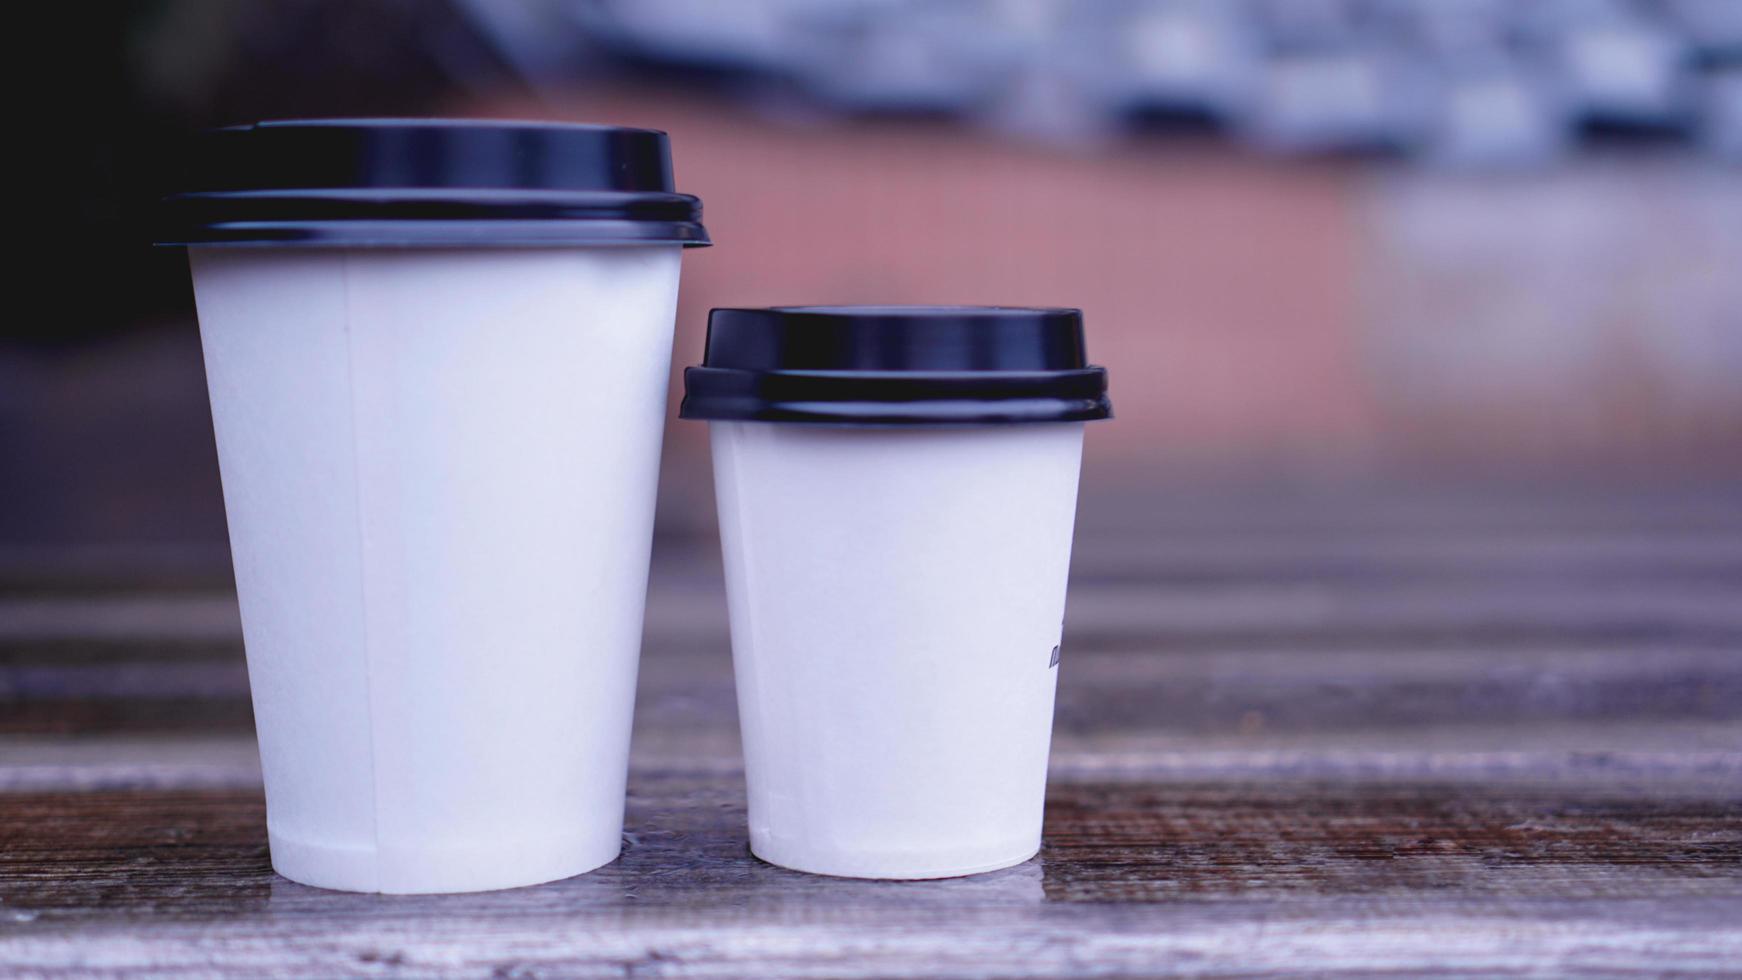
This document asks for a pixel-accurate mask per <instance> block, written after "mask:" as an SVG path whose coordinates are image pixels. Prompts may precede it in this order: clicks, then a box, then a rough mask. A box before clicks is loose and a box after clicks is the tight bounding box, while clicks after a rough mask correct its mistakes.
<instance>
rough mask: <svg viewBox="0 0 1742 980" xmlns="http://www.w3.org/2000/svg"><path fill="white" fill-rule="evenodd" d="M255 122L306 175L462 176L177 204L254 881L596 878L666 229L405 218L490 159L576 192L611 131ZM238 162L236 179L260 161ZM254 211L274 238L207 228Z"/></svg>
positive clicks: (658, 428) (620, 801) (620, 760)
mask: <svg viewBox="0 0 1742 980" xmlns="http://www.w3.org/2000/svg"><path fill="white" fill-rule="evenodd" d="M283 128H288V129H289V130H290V132H289V134H288V136H287V135H286V134H285V133H284V132H280V131H278V129H274V130H273V131H272V132H270V133H268V134H267V135H268V136H270V139H267V140H266V142H267V144H268V145H267V147H266V148H265V149H263V150H262V151H261V152H267V151H271V152H272V153H273V154H276V155H277V156H278V157H279V158H280V159H281V160H282V159H283V158H284V156H285V154H287V153H288V154H289V156H290V158H291V160H292V162H294V161H295V159H296V154H297V153H306V154H307V155H308V156H309V158H310V160H312V161H313V163H310V164H308V166H307V172H308V173H309V174H313V175H316V176H318V175H320V174H322V173H331V172H334V169H335V168H334V161H335V160H337V161H338V162H340V163H344V164H346V165H347V166H349V167H352V168H362V169H363V171H364V175H363V179H364V180H366V179H368V178H369V175H370V174H373V175H374V176H375V177H380V176H381V174H382V173H385V172H390V171H393V170H394V164H395V163H396V161H397V163H400V164H405V165H406V166H405V167H403V168H400V169H399V171H398V172H402V173H416V174H419V175H421V179H424V180H425V181H430V180H431V175H432V174H433V175H434V179H435V181H436V182H438V183H440V182H443V181H445V182H446V183H447V184H458V185H460V186H457V187H455V186H443V187H440V188H436V189H431V188H428V187H421V188H416V189H412V190H406V189H403V188H400V189H397V190H395V191H393V192H391V193H390V192H388V191H382V192H379V193H381V195H382V196H383V197H384V198H392V196H393V193H402V194H405V195H409V196H410V197H412V198H414V199H415V200H414V206H402V207H400V209H399V210H393V209H391V208H388V210H387V211H384V212H383V213H381V214H379V215H375V217H377V218H379V219H380V220H364V219H363V218H362V217H359V216H358V215H357V214H356V213H355V212H354V207H355V206H354V205H346V206H339V205H334V206H333V208H332V209H331V211H330V212H324V213H318V214H317V213H313V212H311V211H309V210H307V209H306V208H307V205H306V204H304V205H300V206H299V207H301V208H303V209H301V210H299V209H298V208H296V207H287V208H286V209H285V210H283V211H282V212H281V213H279V214H278V215H277V218H278V219H281V220H277V221H273V220H268V219H270V218H272V217H273V215H271V214H266V213H263V212H260V211H254V210H247V209H252V208H260V207H262V206H261V205H259V204H258V203H255V202H254V201H253V200H252V199H251V200H249V201H248V202H247V203H246V204H244V205H241V207H243V208H244V211H243V216H244V217H246V218H247V219H249V220H247V221H235V222H231V221H226V220H224V218H225V216H226V215H225V212H223V207H224V206H225V205H224V204H223V200H224V199H223V196H222V195H216V197H217V199H218V200H217V202H216V203H213V202H207V203H205V204H202V205H200V206H199V208H197V209H192V208H184V209H183V210H182V211H181V212H180V214H181V220H182V222H183V226H184V228H185V229H186V230H185V231H184V232H183V233H181V234H178V235H175V236H174V240H176V241H181V242H184V243H186V244H189V245H190V246H191V248H190V259H191V264H192V269H193V278H194V288H195V295H196V300H197V304H198V308H199V318H200V329H201V337H202V341H203V345H204V349H205V357H206V372H207V381H208V385H209V388H210V393H211V401H212V415H213V425H214V429H215V431H216V436H217V444H218V455H219V462H220V466H221V470H222V475H223V482H224V497H225V505H226V509H227V512H228V517H229V524H230V537H231V546H232V552H233V557H234V562H235V569H236V584H237V590H238V593H239V597H240V600H241V609H242V623H243V632H244V642H245V647H246V650H247V657H248V669H249V680H250V686H251V688H252V693H253V700H254V711H255V720H256V727H257V729H258V732H259V740H260V752H261V761H262V766H263V771H264V776H265V784H266V797H267V824H268V835H269V838H270V847H271V854H272V862H273V867H274V868H275V869H277V870H278V871H279V873H281V874H283V875H284V876H285V877H287V878H291V879H293V880H296V881H299V882H304V883H307V884H312V885H318V886H322V887H327V888H337V889H345V890H354V891H380V892H455V891H474V890H482V889H491V888H504V887H510V886H516V885H526V884H533V883H537V882H541V881H549V880H553V879H557V878H563V877H568V876H570V875H573V874H578V873H580V872H583V871H587V870H590V869H592V868H596V867H598V866H600V865H602V864H605V863H607V862H609V861H611V860H612V859H613V858H615V857H616V856H617V854H618V852H619V849H620V842H621V836H622V822H623V808H624V786H625V778H626V773H627V763H628V745H629V733H630V720H631V711H632V706H633V701H634V687H635V676H636V665H637V660H638V655H639V649H640V640H641V626H642V612H643V604H644V600H645V592H646V583H647V566H648V553H649V547H650V542H651V536H652V520H653V507H654V490H655V481H656V477H657V471H658V459H659V449H660V441H661V439H660V437H661V432H662V429H663V423H664V414H665V412H664V408H665V389H666V383H667V377H668V370H669V364H670V348H671V334H672V325H673V319H674V314H675V306H676V299H677V288H678V270H679V265H680V252H681V247H682V244H683V243H684V242H683V241H680V240H678V239H677V237H676V236H675V235H668V236H667V237H668V238H670V239H671V240H640V239H637V238H636V237H635V236H634V235H633V234H627V233H624V232H623V231H622V229H621V228H615V227H613V226H610V224H609V222H604V223H603V224H601V223H600V222H601V221H602V219H597V218H589V219H586V220H580V221H569V220H568V219H567V218H564V217H563V216H562V214H569V215H571V216H572V214H573V213H574V212H573V211H572V209H571V210H570V211H563V212H562V213H561V214H557V215H555V216H553V215H552V214H550V213H544V214H543V216H540V212H539V211H538V209H536V208H533V209H531V210H526V209H521V210H518V211H514V212H513V213H512V214H509V215H499V216H497V217H495V218H490V219H488V220H473V219H468V220H465V221H458V220H455V221H449V220H446V218H445V217H440V216H442V215H446V214H448V212H447V211H445V210H444V209H446V208H454V209H457V210H456V211H455V212H454V213H456V214H457V213H462V212H464V211H465V210H466V207H467V206H466V205H464V202H459V203H456V201H455V200H450V201H447V202H446V203H442V204H440V205H439V206H433V207H434V212H433V213H434V214H435V215H437V216H438V217H431V216H430V215H429V214H427V213H422V212H420V210H419V209H420V208H426V207H432V205H430V204H429V202H428V200H427V198H429V197H430V196H431V195H435V196H438V197H439V196H440V195H441V194H448V195H450V196H452V197H453V198H455V199H456V200H457V199H458V198H463V197H465V196H467V195H468V194H478V195H479V196H480V198H481V200H483V202H484V203H483V204H474V205H472V206H474V207H477V208H481V209H482V210H483V211H484V212H486V214H488V213H489V206H490V205H489V202H490V200H491V199H493V198H495V197H500V196H502V195H501V192H499V191H496V190H493V189H491V188H488V187H486V188H482V189H480V188H477V187H471V186H466V185H467V184H468V183H480V182H482V183H485V184H493V183H502V182H507V181H508V180H510V179H518V178H513V177H512V176H511V175H510V176H503V175H502V174H501V173H499V172H496V171H494V170H493V167H494V166H496V165H493V164H491V163H490V161H491V160H492V159H495V160H498V162H499V166H500V167H505V168H508V169H509V170H510V171H512V173H517V174H521V175H524V174H527V173H531V174H535V175H541V176H539V180H541V181H543V182H545V183H560V182H561V181H563V180H570V181H571V182H574V183H578V184H582V185H584V184H586V183H587V182H588V181H589V180H591V179H592V176H594V175H590V172H589V171H588V168H587V167H586V166H585V165H584V164H585V163H586V160H587V158H586V157H585V153H586V151H588V150H589V149H591V150H597V151H599V153H600V154H601V156H600V159H599V160H596V161H594V162H596V163H599V164H601V165H604V166H605V167H606V170H607V171H608V170H609V169H610V161H611V152H610V147H609V146H608V145H606V144H609V143H610V142H611V141H613V140H618V139H619V138H620V136H619V134H620V133H621V132H624V131H616V130H596V129H592V128H574V129H570V128H567V127H558V128H555V129H548V130H547V129H545V128H542V127H527V126H514V125H510V126H506V127H500V126H494V125H480V126H477V127H468V126H462V125H459V124H443V123H415V124H410V123H408V124H390V123H389V124H382V123H371V124H367V125H361V124H359V125H350V124H331V123H322V124H306V125H305V126H303V129H304V131H302V132H297V131H296V130H297V126H296V125H295V124H281V126H280V127H279V129H283ZM335 129H336V130H337V131H336V132H335ZM261 132H264V131H261ZM250 135H255V136H258V135H260V133H259V132H256V131H244V132H243V134H242V136H241V137H240V138H242V139H243V140H244V142H245V141H246V139H247V138H249V137H250ZM648 139H652V140H653V141H654V142H655V143H656V144H657V145H656V146H655V147H654V148H653V149H654V151H657V152H655V154H654V155H655V156H659V155H661V154H663V152H664V151H663V146H664V142H663V137H659V136H658V134H645V137H643V138H640V139H635V140H631V143H635V144H637V145H639V144H640V143H644V142H646V140H648ZM335 141H336V147H337V148H336V149H335V146H334V142H335ZM431 141H433V143H432V142H431ZM601 141H603V143H602V142H601ZM287 148H288V149H287ZM493 148H494V149H495V150H499V151H501V152H500V153H498V154H497V155H496V156H494V157H493V156H492V155H491V152H489V151H491V150H492V149H493ZM644 148H645V147H644ZM236 152H237V153H239V154H240V155H241V156H242V157H243V159H242V160H241V161H240V164H239V166H240V169H242V171H243V173H242V175H241V176H242V179H244V180H256V182H259V181H260V179H261V178H263V176H264V177H271V176H272V172H270V171H269V170H263V169H262V168H263V167H265V166H266V165H264V164H261V163H260V162H259V161H253V160H251V158H250V157H249V154H250V153H252V151H250V150H248V149H247V148H246V147H244V148H243V149H242V150H239V151H236ZM650 152H651V151H650ZM395 153H399V154H409V155H410V156H409V157H408V158H407V159H403V160H399V159H397V158H396V157H395V156H394V154H395ZM550 154H556V155H557V156H561V157H563V159H564V160H567V161H568V164H576V161H577V156H576V155H577V154H579V157H578V160H579V163H578V164H576V165H577V166H578V167H579V169H578V170H576V169H573V168H569V169H565V167H567V166H568V164H564V165H561V166H559V165H558V164H559V163H561V161H555V162H553V159H552V158H551V156H550ZM564 154H566V156H564ZM516 160H518V161H519V162H518V163H516V162H515V161H516ZM541 161H542V163H541ZM413 162H416V163H417V165H418V166H417V167H413V166H410V164H412V163H413ZM316 164H320V166H317V165H316ZM546 164H548V166H544V165H546ZM280 165H282V166H285V167H290V164H280ZM541 166H542V167H543V169H541ZM371 167H374V168H376V169H374V170H371V169H370V168H371ZM418 167H421V169H418ZM479 168H482V169H479ZM291 169H292V170H293V171H294V170H295V168H294V167H292V168H291ZM338 170H339V171H341V172H345V173H349V171H346V170H344V168H343V167H340V168H338ZM291 176H292V177H296V176H301V173H300V172H293V173H292V175H291ZM353 176H355V175H353ZM661 179H663V178H661ZM371 193H376V192H371ZM546 193H547V195H549V196H554V197H555V198H561V197H562V196H563V194H564V193H566V191H547V192H546ZM576 193H577V194H584V193H585V192H584V191H577V192H576ZM319 194H327V195H331V196H335V197H342V196H343V195H341V194H340V193H339V192H338V191H335V190H331V189H323V190H321V191H320V192H319ZM319 194H317V195H315V196H319ZM671 196H673V197H675V195H671ZM420 201H421V202H422V203H418V202H420ZM402 203H403V202H402ZM606 203H607V204H608V203H609V199H608V197H607V200H606ZM601 206H603V205H601ZM382 207H384V208H386V207H387V205H382ZM365 210H366V209H365ZM559 210H560V209H559ZM214 214H215V216H214ZM493 221H494V222H497V223H492V222H493ZM588 221H592V222H593V224H592V225H591V226H589V225H588V224H587V222H588ZM257 225H271V226H272V234H274V235H288V236H290V237H288V238H284V239H270V238H269V239H266V240H261V241H247V240H246V239H245V238H243V239H242V240H238V239H237V237H236V236H245V235H246V234H247V233H248V232H247V229H248V227H253V226H257ZM565 229H566V231H565ZM642 230H643V231H644V230H645V229H642ZM695 230H696V231H697V232H699V225H698V226H696V229H695ZM668 231H669V229H668ZM638 233H639V232H638ZM529 239H536V242H535V243H529V241H528V240H529ZM692 241H693V239H692ZM510 244H512V245H520V246H523V247H504V246H505V245H510ZM244 246H250V247H244Z"/></svg>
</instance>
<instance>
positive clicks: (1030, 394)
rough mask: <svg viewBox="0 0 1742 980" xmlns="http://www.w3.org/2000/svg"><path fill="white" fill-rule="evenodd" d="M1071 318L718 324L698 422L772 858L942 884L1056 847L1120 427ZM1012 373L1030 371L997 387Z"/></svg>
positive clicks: (698, 395)
mask: <svg viewBox="0 0 1742 980" xmlns="http://www.w3.org/2000/svg"><path fill="white" fill-rule="evenodd" d="M722 312H723V313H724V314H725V315H724V316H722ZM1069 312H1070V316H1069V317H1064V316H1062V315H1061V314H1062V311H974V310H967V311H964V310H953V309H952V310H944V311H939V310H934V309H922V310H918V311H914V312H912V313H908V314H902V313H900V312H899V311H894V310H889V309H880V310H876V311H874V312H872V313H867V314H863V315H859V314H856V312H855V311H854V310H853V308H834V309H827V310H822V311H815V310H807V311H765V315H764V316H762V317H761V318H758V317H755V316H750V315H746V314H745V313H735V311H717V312H716V315H715V318H714V320H713V323H712V325H711V329H710V339H709V355H710V356H709V358H708V361H707V366H706V367H704V368H701V369H692V370H691V372H690V374H689V392H690V394H689V399H688V400H687V401H686V403H685V415H686V417H690V418H708V419H710V420H711V429H712V433H711V434H712V444H713V455H714V468H715V484H716V486H715V490H716V493H717V496H718V502H719V513H720V536H721V545H722V551H723V554H724V558H725V574H726V592H727V597H728V602H729V607H730V612H731V624H732V651H733V661H734V666H735V672H736V675H737V683H738V706H739V714H740V719H741V724H742V728H743V735H744V754H745V775H746V781H747V784H748V790H749V825H750V826H749V830H750V847H751V850H752V851H753V852H754V853H755V854H756V855H757V856H759V857H761V858H763V859H764V860H766V861H769V862H772V863H774V864H779V865H783V866H785V867H789V868H794V869H797V870H800V871H809V872H815V873H819V874H829V875H842V876H849V877H860V878H939V877H950V876H955V875H966V874H974V873H977V872H982V871H991V870H995V869H998V868H1003V867H1008V866H1010V865H1013V864H1017V863H1020V862H1022V861H1025V860H1027V859H1029V858H1030V857H1033V856H1034V854H1035V853H1036V852H1037V850H1038V849H1039V847H1040V843H1041V820H1042V812H1043V805H1044V798H1045V790H1046V769H1047V754H1048V748H1049V745H1050V741H1051V731H1052V710H1053V696H1054V690H1055V684H1056V678H1057V676H1058V669H1059V662H1060V644H1061V642H1062V639H1061V631H1062V626H1063V620H1064V609H1065V584H1066V577H1067V574H1068V568H1069V564H1070V552H1071V534H1072V528H1073V524H1074V518H1075V512H1076V499H1077V479H1078V472H1079V469H1080V463H1081V458H1082V446H1083V420H1086V419H1092V418H1104V417H1106V416H1107V407H1106V401H1105V397H1104V390H1105V379H1104V374H1103V373H1101V372H1100V371H1099V369H1090V368H1085V367H1084V366H1083V365H1082V363H1081V360H1080V356H1081V354H1080V352H1081V340H1080V324H1079V320H1078V319H1077V317H1076V315H1075V313H1074V311H1069ZM1025 314H1026V315H1025ZM1042 315H1046V316H1052V317H1053V318H1054V320H1055V321H1057V322H1053V323H1052V325H1051V327H1050V328H1049V329H1048V330H1045V331H1036V330H1031V329H1030V328H1031V327H1033V326H1034V323H1035V321H1036V319H1037V318H1038V317H1040V316H1042ZM892 321H893V322H892ZM1071 331H1077V332H1076V333H1075V337H1076V340H1075V347H1076V355H1075V357H1074V358H1073V357H1071V356H1069V354H1068V352H1067V353H1060V354H1058V356H1048V355H1047V353H1046V350H1045V344H1043V343H1040V342H1039V341H1040V340H1041V338H1043V337H1047V336H1053V335H1055V334H1065V335H1069V334H1070V333H1071ZM1066 346H1069V345H1068V344H1067V345H1066ZM1000 360H1007V361H1014V362H1016V364H1017V365H1020V366H1022V367H1027V368H1029V370H1027V371H1024V370H1021V369H1020V368H1016V369H1012V370H986V369H984V368H983V367H982V368H976V367H974V365H976V364H979V365H984V364H988V363H992V364H996V363H998V362H999V361H1000ZM759 362H760V363H761V364H762V365H763V366H762V367H756V366H755V365H757V364H758V363H759ZM892 364H893V365H895V366H894V367H891V366H890V365H892ZM951 374H953V375H954V377H953V378H952V377H948V375H951ZM1085 385H1086V386H1087V390H1085ZM1097 389H1098V390H1097ZM831 393H834V396H833V397H831Z"/></svg>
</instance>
